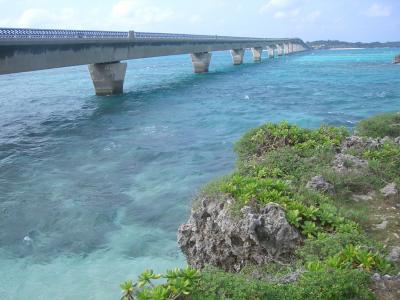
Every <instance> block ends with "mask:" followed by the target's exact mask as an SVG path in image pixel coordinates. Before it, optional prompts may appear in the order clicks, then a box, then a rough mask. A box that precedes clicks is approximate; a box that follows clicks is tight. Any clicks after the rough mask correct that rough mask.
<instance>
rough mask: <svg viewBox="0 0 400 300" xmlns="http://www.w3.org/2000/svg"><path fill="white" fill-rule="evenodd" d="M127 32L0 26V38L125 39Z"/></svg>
mask: <svg viewBox="0 0 400 300" xmlns="http://www.w3.org/2000/svg"><path fill="white" fill-rule="evenodd" d="M126 38H128V32H123V31H88V30H57V29H24V28H0V39H23V40H25V39H27V40H29V39H45V40H47V39H126Z"/></svg>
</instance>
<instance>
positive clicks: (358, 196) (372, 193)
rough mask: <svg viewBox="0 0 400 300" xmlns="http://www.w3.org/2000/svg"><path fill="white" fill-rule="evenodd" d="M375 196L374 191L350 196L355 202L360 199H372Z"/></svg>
mask: <svg viewBox="0 0 400 300" xmlns="http://www.w3.org/2000/svg"><path fill="white" fill-rule="evenodd" d="M375 196H376V194H375V192H374V191H371V192H369V193H368V194H366V195H356V194H354V195H352V196H351V198H352V199H353V200H354V201H356V202H360V201H370V200H372V199H374V198H375Z"/></svg>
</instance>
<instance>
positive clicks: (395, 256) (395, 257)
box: [387, 246, 400, 262]
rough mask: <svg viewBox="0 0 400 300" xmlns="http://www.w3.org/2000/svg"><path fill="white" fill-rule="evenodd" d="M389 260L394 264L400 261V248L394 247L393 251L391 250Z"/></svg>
mask: <svg viewBox="0 0 400 300" xmlns="http://www.w3.org/2000/svg"><path fill="white" fill-rule="evenodd" d="M387 259H388V260H390V261H392V262H398V261H400V247H399V246H396V247H393V248H392V250H390V253H389V255H388V257H387Z"/></svg>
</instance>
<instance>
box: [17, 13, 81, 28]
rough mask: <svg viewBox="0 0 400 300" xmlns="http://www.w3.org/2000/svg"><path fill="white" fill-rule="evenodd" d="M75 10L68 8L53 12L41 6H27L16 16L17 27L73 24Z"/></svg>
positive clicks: (47, 26) (49, 26)
mask: <svg viewBox="0 0 400 300" xmlns="http://www.w3.org/2000/svg"><path fill="white" fill-rule="evenodd" d="M74 17H75V11H74V10H73V9H70V8H66V9H62V10H60V11H59V12H57V13H55V12H53V11H50V10H47V9H42V8H29V9H27V10H25V11H24V12H23V13H22V14H21V15H20V17H19V18H18V21H17V25H18V26H19V27H38V28H50V29H51V28H60V26H61V27H64V28H65V27H66V26H67V27H69V26H70V24H74V22H72V21H73V19H74Z"/></svg>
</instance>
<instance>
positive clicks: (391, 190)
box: [380, 182, 398, 197]
mask: <svg viewBox="0 0 400 300" xmlns="http://www.w3.org/2000/svg"><path fill="white" fill-rule="evenodd" d="M380 192H381V193H382V195H384V196H385V197H390V196H395V195H397V193H398V190H397V186H396V184H395V183H394V182H392V183H389V184H388V185H387V186H385V187H384V188H383V189H381V190H380Z"/></svg>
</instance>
